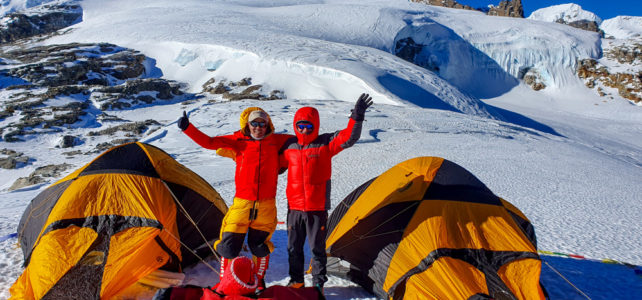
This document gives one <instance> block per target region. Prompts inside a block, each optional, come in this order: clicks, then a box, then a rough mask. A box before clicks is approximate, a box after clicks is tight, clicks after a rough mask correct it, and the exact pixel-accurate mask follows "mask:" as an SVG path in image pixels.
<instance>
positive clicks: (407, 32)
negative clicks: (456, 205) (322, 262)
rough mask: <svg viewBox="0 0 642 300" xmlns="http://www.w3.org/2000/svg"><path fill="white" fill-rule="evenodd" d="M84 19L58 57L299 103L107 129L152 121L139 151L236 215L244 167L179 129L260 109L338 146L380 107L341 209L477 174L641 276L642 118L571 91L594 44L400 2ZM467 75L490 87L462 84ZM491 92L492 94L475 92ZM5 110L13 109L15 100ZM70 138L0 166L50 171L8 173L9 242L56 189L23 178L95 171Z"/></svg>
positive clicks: (562, 239) (194, 7)
mask: <svg viewBox="0 0 642 300" xmlns="http://www.w3.org/2000/svg"><path fill="white" fill-rule="evenodd" d="M81 5H82V6H83V11H84V16H83V22H81V23H79V24H76V25H74V26H73V27H74V30H72V31H71V32H69V33H67V34H64V35H60V36H57V37H54V38H52V39H50V40H47V41H45V43H47V44H55V43H69V42H110V43H114V44H117V45H119V46H124V47H128V48H133V49H136V50H139V51H141V52H143V53H144V54H146V55H147V56H149V57H151V58H153V59H154V60H155V64H156V65H155V67H157V68H159V69H160V70H161V71H162V76H163V77H164V78H167V79H173V80H177V81H180V82H184V83H186V84H187V85H188V87H189V90H190V91H191V92H194V93H198V92H200V91H201V85H202V84H203V83H204V82H206V81H207V80H208V79H210V78H212V77H214V78H217V79H223V78H225V79H229V80H238V79H241V78H244V77H252V78H253V81H254V82H255V83H258V84H263V85H265V86H269V87H271V88H273V89H281V90H284V91H285V94H286V95H287V99H285V100H277V101H260V102H259V101H252V100H244V101H235V102H228V101H223V100H222V99H221V98H220V96H214V95H203V96H204V97H203V98H200V99H197V101H194V102H190V103H186V104H182V103H173V104H168V105H155V106H148V107H142V108H137V109H132V110H122V111H110V112H109V113H110V114H113V115H115V116H117V117H119V118H122V119H125V120H131V121H140V120H145V119H148V118H149V117H150V116H153V118H154V119H155V120H157V121H158V122H160V123H161V124H162V128H161V129H160V130H157V131H154V132H152V133H149V135H148V136H146V137H145V138H143V139H141V140H142V141H145V142H149V143H151V144H153V145H155V146H158V147H160V148H161V149H164V150H165V151H167V152H168V153H170V154H172V155H174V156H175V158H176V159H177V160H178V161H179V162H181V163H183V164H184V165H186V166H187V167H189V168H191V169H192V170H194V171H195V172H197V173H198V174H199V175H201V176H202V177H203V178H205V179H206V180H207V181H208V182H209V183H210V184H212V186H214V188H215V189H216V190H217V191H218V192H219V193H220V194H221V195H222V196H223V198H224V199H226V200H227V201H228V204H231V202H230V201H231V199H232V196H233V194H234V182H233V177H234V163H233V162H232V161H231V160H229V159H226V158H223V157H218V156H215V155H214V153H213V151H209V150H205V149H202V148H200V147H199V146H198V145H196V144H195V143H193V142H192V141H191V140H190V139H189V138H187V137H186V136H185V135H183V134H182V133H181V132H180V131H179V130H178V129H177V128H176V124H175V121H176V119H177V118H178V117H179V116H180V115H181V112H182V111H183V110H185V111H187V112H189V114H190V120H191V121H192V122H193V123H194V124H195V125H197V126H198V127H199V128H200V129H202V130H203V131H204V132H206V133H207V134H210V135H219V134H227V133H230V132H232V131H234V130H237V129H238V115H239V113H240V112H241V111H242V110H243V109H244V108H245V107H248V106H261V107H263V108H264V109H266V110H267V111H268V112H269V113H270V114H271V115H272V118H273V120H274V122H275V127H276V128H277V132H288V133H292V117H293V115H294V113H295V111H296V110H297V109H298V108H300V107H302V106H306V105H312V106H315V107H317V108H318V109H319V111H320V114H321V132H331V131H335V130H338V129H342V128H343V127H344V126H345V125H346V124H347V118H348V116H349V113H350V109H351V108H352V105H353V102H354V101H355V100H356V98H357V97H358V96H359V94H360V93H362V92H368V93H370V94H371V95H372V96H373V99H374V101H375V105H374V106H373V107H372V108H371V109H369V111H368V112H367V114H366V120H367V121H366V122H365V125H364V131H363V133H362V137H361V140H360V141H359V142H358V143H357V144H356V145H355V146H354V147H352V148H350V149H347V150H345V151H344V152H342V153H340V154H339V155H337V156H336V157H335V158H334V160H333V178H332V182H333V188H332V204H333V205H337V204H338V203H339V202H340V201H341V200H342V199H343V197H345V196H346V195H347V194H349V193H350V192H351V191H352V190H353V189H354V188H356V187H357V186H359V185H360V184H361V183H363V182H365V181H367V180H369V179H371V178H372V177H374V176H377V175H378V174H380V173H382V172H384V171H385V170H387V169H388V168H390V167H392V166H393V165H395V164H397V163H399V162H401V161H404V160H406V159H409V158H413V157H417V156H424V155H426V156H440V157H444V158H446V159H449V160H451V161H454V162H455V163H457V164H460V165H461V166H463V167H465V168H466V169H468V170H470V171H471V172H472V173H473V174H475V175H476V176H477V177H478V178H479V179H480V180H481V181H482V182H484V183H485V184H487V185H488V187H489V188H490V189H491V190H492V191H494V192H495V193H496V194H497V195H499V196H501V197H503V198H505V199H507V200H508V201H510V202H511V203H513V204H514V205H515V206H517V207H518V208H520V209H521V210H522V211H523V212H524V214H525V215H526V216H528V217H529V218H530V219H531V221H532V222H533V225H534V226H535V230H536V234H537V237H538V243H539V248H540V249H543V250H549V251H557V252H563V253H579V254H582V255H585V256H587V257H590V258H596V259H602V258H611V259H616V260H620V261H625V262H629V263H634V264H638V265H639V264H642V251H640V249H639V246H640V245H641V244H642V234H641V233H640V231H639V230H638V227H639V220H640V219H642V201H641V200H642V199H640V195H642V184H641V183H640V180H639V179H640V177H641V175H642V138H640V137H642V136H641V135H640V132H642V111H641V110H640V109H639V107H636V106H633V105H630V104H629V102H627V101H624V100H623V99H621V98H615V99H602V98H599V97H597V96H596V95H595V93H593V92H592V91H590V90H588V89H586V88H585V87H584V86H583V85H582V84H581V82H580V81H579V80H578V79H576V78H575V77H573V76H572V74H571V70H572V69H573V66H574V63H575V59H576V58H578V57H579V58H581V57H594V58H596V57H599V56H600V44H599V43H600V41H599V38H598V37H597V35H596V34H593V33H589V32H584V31H581V30H576V29H573V28H567V27H568V26H564V25H559V24H551V23H546V22H539V21H533V20H522V19H512V18H501V17H488V16H484V15H482V14H480V13H476V12H467V11H460V10H452V9H445V8H436V7H429V6H423V5H418V4H412V3H408V2H406V1H402V0H396V1H383V0H378V1H367V2H364V1H295V0H289V1H288V0H274V1H261V2H256V1H238V0H237V1H217V2H213V1H206V0H187V1H169V0H158V1H151V0H141V1H125V0H116V1H107V2H106V1H97V0H91V1H83V2H81ZM409 36H411V37H413V39H416V41H420V42H421V43H424V44H425V45H428V46H429V47H432V48H431V49H435V50H437V51H436V53H437V54H436V55H435V57H434V62H436V63H439V64H440V65H441V66H442V67H443V68H442V69H443V72H442V69H440V72H439V74H437V73H435V72H432V71H428V70H426V69H424V68H421V67H418V66H416V65H413V64H411V63H409V62H407V61H404V60H402V59H400V58H398V57H396V56H395V55H394V54H393V53H392V51H393V49H394V46H395V42H396V41H398V40H399V39H400V38H403V37H409ZM480 65H481V66H484V67H480ZM524 67H535V68H538V69H540V71H541V73H542V74H548V76H547V78H548V79H549V80H550V82H552V83H555V84H553V85H552V87H551V88H548V89H546V90H544V91H540V92H534V91H532V90H530V89H529V88H528V87H525V86H523V85H521V84H518V83H517V82H516V81H515V80H514V77H516V76H517V75H518V74H519V72H520V69H521V68H524ZM468 72H471V73H472V74H474V76H470V77H469V78H468V79H460V78H462V77H466V76H468V74H467V73H468ZM511 78H512V79H511ZM480 83H483V85H481V84H480ZM482 87H484V88H485V89H484V90H483V91H479V92H478V93H479V94H477V95H476V94H475V91H474V90H475V89H476V88H482ZM482 95H483V96H484V97H483V100H480V99H479V98H478V97H481V96H482ZM7 100H8V99H7V98H6V97H3V96H2V94H0V101H7ZM93 126H106V125H104V124H100V123H99V124H93ZM93 130H96V128H86V127H78V128H70V129H68V131H67V132H68V133H70V134H74V135H83V134H87V133H88V132H89V131H93ZM59 138H60V137H59V135H56V134H51V135H45V136H39V137H35V138H33V139H30V140H28V141H27V142H21V143H7V142H5V141H0V149H1V148H10V149H14V150H16V151H20V152H24V153H25V154H26V155H28V156H30V157H33V158H34V160H35V161H34V162H33V163H32V164H29V165H27V166H24V167H22V168H19V169H15V170H5V169H0V177H2V178H5V181H4V182H2V183H1V184H0V189H1V190H0V236H6V235H8V234H10V233H13V232H15V231H16V228H17V224H18V222H19V219H20V217H21V215H22V212H23V210H24V208H25V207H26V206H27V204H28V203H29V201H30V200H31V199H32V198H33V197H34V196H35V195H37V194H38V193H39V192H40V191H42V190H43V189H44V188H45V187H46V186H47V184H40V185H36V186H32V187H27V188H24V189H21V190H17V191H13V192H9V191H7V188H8V187H9V186H10V185H11V184H12V183H13V182H14V181H15V180H16V179H17V178H19V177H25V176H27V175H28V174H30V173H31V172H32V171H33V170H34V169H35V168H36V167H38V166H42V165H46V164H59V163H69V164H72V165H74V166H75V167H76V168H77V167H80V166H82V165H83V164H85V163H87V162H89V161H90V160H91V159H93V158H94V157H95V156H92V155H78V156H75V157H74V158H73V159H69V158H67V157H68V156H67V155H64V154H62V152H64V151H68V150H66V149H65V150H63V149H59V148H55V147H54V146H55V144H56V143H57V141H58V139H59ZM106 139H108V137H100V136H98V137H93V138H90V139H88V140H87V142H86V143H85V144H82V145H79V146H76V148H77V149H78V150H81V151H82V152H87V151H90V150H91V149H93V147H94V146H95V145H96V144H99V143H100V142H103V141H105V140H106ZM286 180H287V178H286V176H285V175H283V176H282V177H280V179H279V189H278V193H279V194H278V195H277V199H278V201H279V202H278V203H279V211H278V218H279V220H285V214H286V211H287V205H286V202H285V183H286ZM49 183H51V182H49ZM49 183H48V184H49ZM15 242H16V240H15V239H8V240H5V241H2V242H0V249H2V251H0V262H2V263H1V264H0V272H1V273H2V275H0V298H3V297H7V296H8V295H9V293H8V289H9V287H10V285H11V284H12V283H13V281H14V280H15V279H16V278H17V277H18V276H19V275H20V273H21V271H22V269H21V267H20V266H21V263H22V253H21V251H20V249H18V248H16V247H15ZM275 244H276V245H277V249H276V251H275V253H274V256H273V260H272V267H271V268H270V270H269V271H268V275H267V276H268V277H267V281H268V283H269V284H284V283H286V282H287V280H288V275H287V258H286V257H287V254H286V253H285V228H284V227H283V226H282V225H280V226H279V228H278V231H277V234H275ZM192 272H193V273H191V275H190V280H193V282H200V283H206V284H211V283H212V280H213V278H214V277H215V276H213V274H211V273H209V272H208V271H207V270H205V268H202V269H199V268H196V269H195V270H192ZM307 280H308V283H310V278H307ZM561 284H565V283H564V282H562V283H561ZM589 292H590V291H589ZM326 294H327V296H328V298H329V299H346V298H356V299H367V298H370V297H372V296H371V295H368V294H367V293H365V292H364V291H363V290H362V289H361V288H359V287H356V286H355V285H354V284H352V283H350V282H347V281H344V280H341V279H339V278H335V277H331V278H330V281H329V282H328V284H327V288H326ZM590 295H591V296H592V298H593V299H613V298H618V297H617V296H618V295H613V294H611V295H603V294H590ZM621 299H622V297H621Z"/></svg>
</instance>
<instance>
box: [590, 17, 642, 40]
mask: <svg viewBox="0 0 642 300" xmlns="http://www.w3.org/2000/svg"><path fill="white" fill-rule="evenodd" d="M600 29H602V30H604V34H605V35H606V36H607V37H609V36H611V37H614V38H616V39H640V38H641V37H642V17H634V16H617V17H615V18H611V19H608V20H604V22H602V25H600Z"/></svg>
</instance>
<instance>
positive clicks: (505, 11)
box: [488, 0, 524, 18]
mask: <svg viewBox="0 0 642 300" xmlns="http://www.w3.org/2000/svg"><path fill="white" fill-rule="evenodd" d="M488 15H489V16H500V17H513V18H523V17H524V7H523V6H522V0H508V1H505V0H504V1H501V2H499V5H497V6H491V7H490V9H489V10H488Z"/></svg>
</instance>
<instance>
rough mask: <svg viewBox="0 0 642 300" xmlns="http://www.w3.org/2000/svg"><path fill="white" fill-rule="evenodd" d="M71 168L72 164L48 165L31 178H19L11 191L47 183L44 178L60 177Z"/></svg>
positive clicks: (34, 172) (34, 173)
mask: <svg viewBox="0 0 642 300" xmlns="http://www.w3.org/2000/svg"><path fill="white" fill-rule="evenodd" d="M70 167H72V165H70V164H60V165H47V166H43V167H39V168H37V169H36V170H35V171H33V172H32V173H31V174H30V175H29V177H21V178H18V179H17V180H16V181H15V182H14V183H13V184H12V185H11V187H9V191H13V190H17V189H20V188H23V187H26V186H31V185H34V184H38V183H42V182H45V181H46V180H45V179H44V178H43V177H58V176H60V174H61V173H62V172H64V171H65V170H67V169H69V168H70Z"/></svg>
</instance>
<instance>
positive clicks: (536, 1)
mask: <svg viewBox="0 0 642 300" xmlns="http://www.w3.org/2000/svg"><path fill="white" fill-rule="evenodd" d="M456 1H457V2H459V3H461V4H465V5H470V6H472V7H483V6H487V5H488V4H494V5H497V4H499V2H500V0H456ZM566 3H575V4H578V5H580V6H581V7H582V9H584V10H588V11H590V12H592V13H594V14H596V15H598V16H599V17H600V18H602V20H606V19H610V18H613V17H616V16H642V3H640V0H611V1H605V0H566V1H565V0H522V5H524V17H528V16H530V14H531V13H532V12H533V11H535V10H538V9H540V8H543V7H548V6H553V5H559V4H566Z"/></svg>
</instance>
